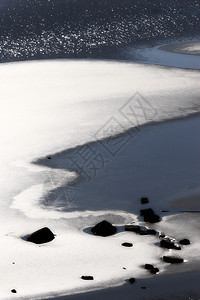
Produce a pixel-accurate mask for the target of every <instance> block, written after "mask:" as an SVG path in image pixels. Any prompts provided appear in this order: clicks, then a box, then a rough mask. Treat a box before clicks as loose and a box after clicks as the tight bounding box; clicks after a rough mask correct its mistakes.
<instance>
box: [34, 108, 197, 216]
mask: <svg viewBox="0 0 200 300" xmlns="http://www.w3.org/2000/svg"><path fill="white" fill-rule="evenodd" d="M199 117H200V114H199V113H194V114H191V115H188V116H184V117H182V118H175V119H172V120H165V121H162V122H159V123H157V122H152V123H149V124H145V125H142V126H139V127H136V128H131V129H129V130H127V131H125V132H123V133H120V134H118V135H117V136H113V137H109V138H105V139H103V140H99V141H94V142H91V143H87V144H84V145H80V146H77V147H75V148H72V149H68V150H65V151H62V152H60V153H56V154H52V155H51V159H50V160H49V159H48V158H47V157H43V158H40V159H38V160H37V161H35V162H34V163H35V164H39V165H42V166H47V167H49V168H51V170H52V176H54V175H53V174H54V173H53V171H54V169H55V170H56V168H58V169H67V170H70V171H76V172H77V173H78V174H79V177H78V179H77V180H76V181H75V182H74V183H72V184H68V185H67V186H64V187H59V188H57V189H54V190H53V191H52V192H51V193H49V195H48V196H46V198H45V199H44V200H43V201H42V202H41V205H44V206H46V207H47V208H48V207H52V206H53V207H54V208H55V209H59V210H62V211H66V212H71V211H84V210H88V209H90V210H94V211H96V210H105V211H106V210H113V209H116V210H122V211H124V210H125V211H129V212H131V213H134V214H138V211H137V210H138V207H137V205H136V206H135V204H134V203H135V201H136V199H139V198H140V196H145V195H146V194H147V195H148V196H149V197H150V198H152V201H151V205H152V206H154V208H155V209H156V210H158V209H168V207H165V204H164V203H163V202H162V201H161V203H160V204H159V205H161V206H158V205H157V203H158V201H160V200H161V199H162V198H166V197H167V196H168V197H170V196H171V195H173V191H174V193H175V192H177V191H178V190H179V189H180V190H182V188H183V187H184V184H185V183H183V182H184V181H183V182H182V181H181V180H179V179H180V178H182V176H183V174H184V173H185V172H191V174H193V176H191V180H192V181H194V179H195V185H196V186H198V180H200V173H199V171H198V168H195V165H198V159H199V158H200V156H199V157H198V156H197V157H196V156H194V157H193V159H194V161H195V162H194V161H193V162H191V161H190V160H188V159H187V153H185V152H184V150H183V149H184V148H187V147H188V146H187V143H189V144H191V147H192V145H193V147H194V148H195V149H197V148H200V146H199V143H198V140H199V134H198V132H196V133H195V131H194V128H198V127H199V120H200V118H199ZM185 120H187V122H185ZM140 136H141V138H140ZM177 136H178V137H179V139H177V138H176V137H177ZM186 137H187V138H186ZM194 137H195V138H194ZM190 139H191V140H190ZM195 140H196V142H195V144H194V141H195ZM158 141H159V144H161V145H163V144H164V145H166V148H164V149H163V148H162V146H161V148H160V147H159V144H157V146H156V143H157V142H158ZM116 145H119V146H120V148H116ZM155 147H156V148H155ZM115 149H117V151H116V153H115V152H114V151H115ZM159 149H161V150H160V153H159ZM170 149H171V150H170ZM172 149H173V151H172ZM181 149H182V150H181ZM86 151H87V153H88V154H87V155H90V154H93V153H94V155H96V154H97V155H99V156H100V155H101V157H102V158H103V160H104V161H105V164H103V165H100V164H98V165H95V166H96V167H99V169H98V170H97V171H96V172H90V171H89V167H88V166H87V164H83V162H82V161H80V160H79V155H80V153H86ZM169 151H172V153H171V154H170V152H169ZM154 152H155V153H157V154H156V155H158V158H157V160H156V161H155V158H154V156H155V154H154ZM191 153H192V152H191ZM94 155H93V156H91V159H90V160H89V159H88V162H89V163H90V164H89V166H90V167H91V166H92V163H94ZM174 157H176V158H178V162H176V168H177V170H176V168H175V169H174ZM166 158H167V160H166ZM74 161H76V162H79V164H75V163H74ZM168 164H171V165H172V167H171V168H169V167H168ZM191 165H192V167H191ZM183 166H184V168H183ZM81 167H82V169H81ZM193 168H194V171H193ZM164 170H168V171H164ZM141 172H142V173H141ZM166 172H168V173H169V174H168V173H166ZM179 173H180V174H179ZM139 174H140V176H139V177H138V175H139ZM161 175H162V176H164V177H163V179H161V178H160V176H161ZM173 177H174V179H173ZM165 178H170V180H168V181H167V183H166V179H165ZM175 181H176V185H174V182H175ZM192 181H191V182H190V183H189V182H187V185H188V186H190V188H191V186H193V184H192ZM196 181H197V182H196ZM150 182H151V184H150ZM166 184H168V185H169V189H168V192H169V195H167V191H164V190H165V185H166ZM149 186H151V187H149ZM147 187H148V188H147ZM154 189H156V190H157V196H155V195H154V196H153V194H154V193H155V192H154ZM151 194H152V195H151ZM58 199H59V201H58ZM83 199H84V201H83ZM113 199H114V200H113ZM176 212H177V211H176Z"/></svg>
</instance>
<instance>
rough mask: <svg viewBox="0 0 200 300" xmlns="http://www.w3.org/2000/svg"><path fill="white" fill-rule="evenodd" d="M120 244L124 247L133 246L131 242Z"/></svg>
mask: <svg viewBox="0 0 200 300" xmlns="http://www.w3.org/2000/svg"><path fill="white" fill-rule="evenodd" d="M122 246H124V247H133V244H131V243H123V244H122Z"/></svg>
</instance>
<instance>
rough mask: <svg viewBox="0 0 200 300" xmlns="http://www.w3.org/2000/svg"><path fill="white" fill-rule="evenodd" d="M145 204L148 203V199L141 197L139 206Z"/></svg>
mask: <svg viewBox="0 0 200 300" xmlns="http://www.w3.org/2000/svg"><path fill="white" fill-rule="evenodd" d="M147 203H149V199H148V198H147V197H142V198H141V204H147Z"/></svg>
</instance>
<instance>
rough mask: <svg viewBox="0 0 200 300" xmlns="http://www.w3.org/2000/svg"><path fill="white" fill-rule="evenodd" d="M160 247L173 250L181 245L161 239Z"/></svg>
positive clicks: (179, 248)
mask: <svg viewBox="0 0 200 300" xmlns="http://www.w3.org/2000/svg"><path fill="white" fill-rule="evenodd" d="M160 247H162V248H167V249H174V250H181V247H180V246H178V245H176V244H175V243H174V242H172V241H170V240H161V241H160Z"/></svg>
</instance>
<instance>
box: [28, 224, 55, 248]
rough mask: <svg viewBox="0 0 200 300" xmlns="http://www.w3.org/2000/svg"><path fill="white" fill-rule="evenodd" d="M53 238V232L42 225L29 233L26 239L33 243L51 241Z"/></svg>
mask: <svg viewBox="0 0 200 300" xmlns="http://www.w3.org/2000/svg"><path fill="white" fill-rule="evenodd" d="M54 238H55V237H54V234H53V232H52V231H51V230H50V229H49V228H48V227H44V228H42V229H39V230H37V231H35V232H33V233H32V234H30V235H29V237H28V238H27V241H28V242H32V243H35V244H43V243H48V242H51V241H52V240H53V239H54Z"/></svg>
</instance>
